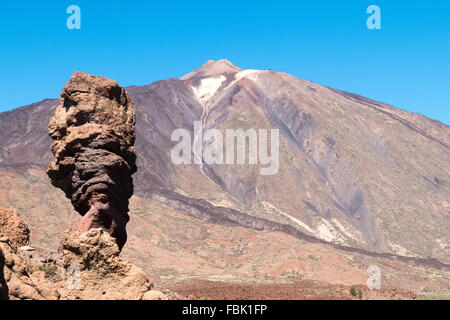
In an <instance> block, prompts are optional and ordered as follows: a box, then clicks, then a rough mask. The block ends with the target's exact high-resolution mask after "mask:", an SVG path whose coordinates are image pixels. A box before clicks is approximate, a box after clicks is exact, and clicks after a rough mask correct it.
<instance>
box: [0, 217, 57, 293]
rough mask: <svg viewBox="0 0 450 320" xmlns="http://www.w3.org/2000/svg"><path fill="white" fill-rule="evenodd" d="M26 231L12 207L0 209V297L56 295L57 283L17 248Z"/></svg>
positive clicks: (24, 240) (26, 238)
mask: <svg viewBox="0 0 450 320" xmlns="http://www.w3.org/2000/svg"><path fill="white" fill-rule="evenodd" d="M29 234H30V231H29V229H28V227H27V226H26V225H25V223H24V222H23V221H22V219H21V218H20V216H19V215H18V214H17V213H16V212H15V211H12V210H4V209H0V300H8V299H12V300H17V299H33V300H38V299H46V300H50V299H51V300H54V299H58V298H59V293H58V291H57V290H56V285H55V284H53V283H52V282H51V281H50V280H48V279H46V277H45V273H44V272H42V271H39V270H38V268H37V267H36V266H35V265H34V264H33V263H32V262H31V260H30V259H29V258H28V257H27V256H26V254H25V253H24V252H22V251H21V250H19V248H20V247H21V246H26V245H28V244H29Z"/></svg>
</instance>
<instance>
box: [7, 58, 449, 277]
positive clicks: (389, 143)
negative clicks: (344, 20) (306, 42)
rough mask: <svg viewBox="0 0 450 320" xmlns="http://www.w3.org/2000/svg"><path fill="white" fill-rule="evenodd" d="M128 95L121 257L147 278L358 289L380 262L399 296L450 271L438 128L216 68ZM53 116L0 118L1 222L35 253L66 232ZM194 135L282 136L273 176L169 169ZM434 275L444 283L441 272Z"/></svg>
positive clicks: (315, 90)
mask: <svg viewBox="0 0 450 320" xmlns="http://www.w3.org/2000/svg"><path fill="white" fill-rule="evenodd" d="M62 85H63V84H62ZM126 89H127V91H128V93H129V95H130V96H131V97H132V99H133V101H134V104H135V108H136V121H137V122H136V134H137V137H136V153H137V155H138V159H137V166H138V171H137V173H136V175H135V176H134V184H135V196H134V197H133V198H132V199H131V204H130V206H131V207H130V217H131V222H130V230H129V233H130V238H129V242H128V243H127V246H126V247H125V248H124V254H125V255H127V256H128V257H129V260H130V261H132V262H133V263H135V264H137V265H140V266H142V267H143V268H144V269H145V270H146V271H148V272H149V273H152V274H154V275H157V276H160V277H166V278H167V277H169V278H170V277H177V279H180V278H191V277H195V276H201V277H206V278H208V279H213V280H214V279H215V280H217V279H219V280H233V281H237V280H236V279H238V278H239V277H240V276H242V277H241V278H242V279H243V278H245V279H247V280H248V279H255V281H257V280H258V281H265V280H264V279H266V280H267V279H271V280H270V281H277V279H278V280H279V279H281V278H283V279H287V278H289V277H290V278H289V279H291V278H292V277H294V278H296V277H298V278H301V279H305V278H308V279H314V280H320V281H326V282H332V283H346V284H349V283H352V281H356V282H358V283H364V281H365V280H364V279H365V276H364V270H365V269H364V268H365V267H366V266H368V265H370V264H373V263H375V262H376V264H379V265H383V266H385V267H384V268H385V269H387V270H390V272H392V274H395V276H391V277H390V281H391V282H392V283H394V282H395V281H397V282H395V283H397V284H400V283H403V282H404V281H409V280H411V277H412V278H414V279H415V280H417V279H419V278H420V277H419V276H418V275H417V274H418V273H420V274H422V273H423V272H425V271H424V270H420V271H418V269H417V268H418V267H417V265H421V266H424V268H432V270H435V269H434V268H437V269H436V270H441V269H442V268H444V269H445V270H448V268H449V264H450V127H448V126H447V125H445V124H443V123H440V122H438V121H435V120H431V119H428V118H427V117H425V116H423V115H420V114H413V113H409V112H406V111H403V110H401V109H397V108H394V107H392V106H390V105H387V104H384V103H380V102H376V101H372V100H370V99H367V98H364V97H362V96H359V95H356V94H353V93H348V92H344V91H340V90H336V89H332V88H328V87H325V86H322V85H319V84H316V83H312V82H309V81H305V80H301V79H299V78H296V77H294V76H291V75H289V74H286V73H280V72H275V71H271V70H243V69H241V68H239V67H237V66H235V65H233V64H232V63H230V62H229V61H227V60H219V61H208V62H207V63H206V64H205V65H203V66H202V67H200V68H199V69H197V70H195V71H193V72H191V73H189V74H187V75H185V76H183V77H181V78H179V79H175V78H174V79H167V80H162V81H157V82H155V83H152V84H150V85H147V86H140V87H137V86H133V87H128V88H126ZM57 105H58V101H57V100H44V101H42V102H39V103H35V104H32V105H30V106H26V107H22V108H19V109H16V110H12V111H8V112H4V113H1V114H0V130H1V132H2V135H1V137H0V186H1V189H2V193H1V194H0V207H6V208H13V209H16V210H17V211H18V212H20V213H21V215H22V217H23V218H24V219H25V221H26V222H27V224H28V225H29V226H30V227H31V229H32V231H33V230H34V232H32V235H33V237H34V239H33V238H32V241H34V242H35V243H36V244H37V245H40V246H42V247H47V248H56V247H57V245H58V239H59V238H60V235H61V234H62V232H63V231H64V229H65V228H66V226H67V225H68V224H73V223H74V221H75V220H76V214H75V213H74V212H73V209H72V208H71V205H70V202H69V200H67V199H65V197H64V195H63V194H62V193H61V192H59V191H57V190H55V189H53V188H52V187H51V186H50V182H49V181H47V178H46V176H45V173H44V172H45V169H46V168H47V165H48V163H49V162H50V159H51V156H50V145H51V140H50V137H48V134H47V127H48V122H49V119H50V117H51V116H52V114H53V113H54V110H55V108H56V106H57ZM196 121H200V122H201V124H202V126H203V129H204V130H207V129H217V130H219V131H220V132H222V133H224V135H225V131H226V130H227V129H244V131H245V130H248V129H255V130H258V129H268V130H271V129H278V130H279V167H278V171H277V173H276V174H273V175H261V174H260V169H261V165H260V164H255V165H252V164H248V163H247V164H214V165H209V164H207V163H204V162H202V163H200V164H174V163H173V162H172V161H171V151H172V149H173V148H174V146H175V145H176V144H177V142H175V141H172V138H171V137H172V133H173V132H174V131H175V130H176V129H179V128H184V129H187V130H188V131H189V132H191V133H192V137H193V140H195V137H194V122H196ZM206 146H207V143H205V147H206ZM396 264H402V267H401V268H403V271H401V274H400V273H396V271H394V270H397V271H398V270H399V268H400V267H398V266H397V265H396ZM403 264H404V265H403ZM411 265H412V266H416V267H411ZM411 268H413V269H414V268H416V269H414V270H413V269H411ZM398 272H400V271H398ZM433 272H435V271H433ZM408 273H409V274H408ZM424 274H425V273H423V275H424ZM402 276H405V277H406V278H402ZM441 276H442V277H441ZM441 276H439V277H440V278H439V279H441V280H442V279H444V280H442V281H444V283H445V281H448V277H449V276H448V272H447V271H445V272H444V274H443V275H441ZM393 279H396V280H395V281H394V280H393ZM405 279H409V280H405ZM441 280H439V283H441V282H440V281H441ZM267 281H269V280H267ZM411 281H412V280H411ZM416 283H422V282H420V281H419V280H417V281H416ZM447 283H448V282H447Z"/></svg>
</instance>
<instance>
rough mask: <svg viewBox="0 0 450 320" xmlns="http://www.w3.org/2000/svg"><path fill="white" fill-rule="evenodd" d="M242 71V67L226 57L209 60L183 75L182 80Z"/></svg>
mask: <svg viewBox="0 0 450 320" xmlns="http://www.w3.org/2000/svg"><path fill="white" fill-rule="evenodd" d="M240 71H242V69H241V68H239V67H237V66H235V65H234V64H232V63H231V62H230V61H228V60H226V59H221V60H217V61H215V60H209V61H208V62H206V63H205V64H204V65H202V66H201V67H200V68H198V69H195V70H194V71H192V72H190V73H188V74H186V75H184V76H182V77H181V78H180V79H181V80H196V79H199V78H206V77H216V76H220V75H225V74H227V73H237V72H240Z"/></svg>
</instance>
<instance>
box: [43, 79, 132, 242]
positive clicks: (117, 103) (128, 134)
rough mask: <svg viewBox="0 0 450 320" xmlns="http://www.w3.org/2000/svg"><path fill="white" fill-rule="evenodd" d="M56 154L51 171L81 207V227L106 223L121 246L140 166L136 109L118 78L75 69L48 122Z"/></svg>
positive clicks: (105, 228) (107, 228) (58, 185)
mask: <svg viewBox="0 0 450 320" xmlns="http://www.w3.org/2000/svg"><path fill="white" fill-rule="evenodd" d="M49 134H50V137H51V138H52V139H53V145H52V148H51V149H52V153H53V155H54V156H55V159H54V161H53V162H51V163H50V165H49V167H48V170H47V173H48V176H49V177H50V179H51V182H52V184H53V185H54V186H56V187H58V188H60V189H62V190H63V191H64V192H65V194H66V196H67V197H68V198H70V199H71V201H72V204H73V206H74V207H75V209H76V210H77V211H78V213H80V214H81V215H82V216H83V218H82V219H81V221H80V223H79V225H78V230H79V231H80V232H84V231H88V230H90V229H92V228H102V229H103V230H105V231H107V232H108V233H109V234H110V235H111V236H113V237H114V238H115V239H116V241H117V244H118V245H119V248H120V249H121V248H122V247H123V246H124V244H125V242H126V239H127V234H126V229H125V226H126V224H127V222H128V221H129V215H128V199H129V198H130V197H131V196H132V194H133V180H132V178H131V175H132V174H133V173H135V172H136V164H135V162H136V152H135V149H134V142H135V111H134V105H133V102H132V100H131V98H130V97H129V95H128V94H127V92H126V91H125V90H124V89H123V88H122V87H120V86H119V85H118V84H117V83H116V82H115V81H113V80H110V79H107V78H103V77H98V76H93V75H89V74H85V73H81V72H75V73H74V74H73V76H72V77H71V79H70V80H69V82H68V83H67V84H66V86H65V87H64V89H63V91H62V94H61V98H60V100H59V105H58V107H57V108H56V111H55V115H54V116H53V117H52V118H51V120H50V124H49Z"/></svg>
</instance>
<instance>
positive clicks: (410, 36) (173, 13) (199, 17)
mask: <svg viewBox="0 0 450 320" xmlns="http://www.w3.org/2000/svg"><path fill="white" fill-rule="evenodd" d="M27 2H28V3H27ZM163 2H167V3H163ZM71 4H76V5H79V6H80V8H81V11H82V17H81V18H82V28H81V30H68V29H67V27H66V19H67V17H68V16H69V15H68V14H66V8H67V7H68V6H69V5H71ZM371 4H376V5H378V6H379V7H380V8H381V19H382V20H381V25H382V30H369V29H367V27H366V19H367V17H368V16H369V15H368V14H367V13H366V8H367V7H368V6H369V5H371ZM0 35H1V38H0V41H1V47H0V49H1V50H0V111H5V110H9V109H12V108H16V107H19V106H22V105H26V104H30V103H33V102H37V101H40V100H42V99H44V98H56V97H58V96H59V94H60V91H61V89H62V87H63V86H64V84H65V83H66V82H67V80H68V79H69V77H70V75H71V74H72V72H73V71H75V70H79V71H85V72H88V73H93V74H97V75H103V76H106V77H109V78H112V79H115V80H117V81H118V82H119V83H120V84H121V85H123V86H128V85H145V84H149V83H151V82H153V81H156V80H160V79H166V78H170V77H180V76H182V75H183V74H185V73H188V72H190V71H192V70H193V69H195V68H197V67H199V66H200V65H202V64H203V63H205V62H206V61H207V60H210V59H213V60H217V59H222V58H224V59H228V60H230V61H231V62H233V63H234V64H236V65H238V66H240V67H241V68H249V69H250V68H252V69H266V68H271V69H272V70H277V71H284V72H288V73H290V74H293V75H295V76H298V77H300V78H302V79H307V80H311V81H314V82H317V83H320V84H324V85H327V86H331V87H334V88H337V89H342V90H346V91H350V92H355V93H358V94H362V95H364V96H367V97H369V98H372V99H376V100H379V101H382V102H386V103H390V104H392V105H394V106H397V107H399V108H403V109H406V110H408V111H412V112H420V113H423V114H425V115H427V116H429V117H431V118H433V119H438V120H440V121H442V122H444V123H447V124H450V1H448V0H432V1H430V0H427V1H423V0H421V1H414V0H409V1H402V0H395V1H392V0H389V1H380V0H371V1H363V0H354V1H352V0H346V1H321V0H315V1H302V0H296V1H281V0H278V1H267V2H266V1H261V0H259V1H245V0H240V1H228V0H227V1H211V0H210V1H200V0H196V1H152V0H147V1H133V0H127V1H92V0H90V1H84V0H80V1H78V0H77V1H75V0H72V1H64V0H58V1H16V2H14V1H7V2H6V1H2V5H1V6H0Z"/></svg>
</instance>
